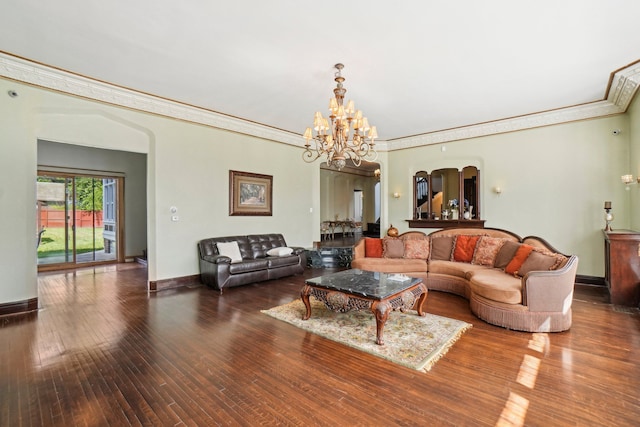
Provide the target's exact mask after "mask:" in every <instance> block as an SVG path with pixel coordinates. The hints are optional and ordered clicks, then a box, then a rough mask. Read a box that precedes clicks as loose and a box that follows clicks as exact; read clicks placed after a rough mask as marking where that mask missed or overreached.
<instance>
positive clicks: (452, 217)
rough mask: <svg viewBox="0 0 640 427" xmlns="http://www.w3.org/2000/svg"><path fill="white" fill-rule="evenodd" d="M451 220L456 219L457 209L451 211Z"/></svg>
mask: <svg viewBox="0 0 640 427" xmlns="http://www.w3.org/2000/svg"><path fill="white" fill-rule="evenodd" d="M451 219H454V220H455V219H458V209H451Z"/></svg>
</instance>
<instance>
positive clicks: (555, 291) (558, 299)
mask: <svg viewBox="0 0 640 427" xmlns="http://www.w3.org/2000/svg"><path fill="white" fill-rule="evenodd" d="M577 270H578V257H577V256H575V255H572V256H571V257H570V258H569V261H567V263H566V264H565V265H564V266H563V267H562V268H560V269H558V270H552V271H531V272H529V273H528V274H527V275H526V276H525V277H524V278H523V279H522V299H523V301H522V303H523V304H524V305H526V306H528V307H529V311H536V312H539V311H550V312H563V313H566V312H567V311H568V310H569V308H571V303H572V301H573V288H574V285H575V281H576V273H577Z"/></svg>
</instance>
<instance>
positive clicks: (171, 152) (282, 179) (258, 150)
mask: <svg viewBox="0 0 640 427" xmlns="http://www.w3.org/2000/svg"><path fill="white" fill-rule="evenodd" d="M9 89H13V90H16V91H17V92H18V93H19V96H18V97H17V98H10V97H8V96H6V95H3V96H1V97H0V149H1V153H2V155H0V175H1V177H2V180H1V183H0V204H1V205H2V206H11V207H12V209H7V210H6V211H5V215H4V217H3V221H1V222H0V223H1V224H2V235H3V243H2V244H1V245H0V257H1V260H2V262H1V263H0V277H1V278H2V279H1V280H0V303H6V302H14V301H23V300H26V299H30V298H34V297H36V296H37V286H36V271H37V267H36V225H35V224H36V211H35V182H36V170H37V154H36V153H37V151H36V147H37V140H38V139H46V140H49V141H55V142H65V143H71V144H79V145H87V146H92V147H99V148H110V149H118V150H125V151H126V150H130V151H135V152H145V153H147V215H148V217H147V240H148V241H147V244H148V249H149V251H148V256H149V279H150V280H162V279H169V278H175V277H182V276H189V275H193V274H197V273H198V262H197V250H196V242H197V241H198V240H199V239H202V238H205V237H211V236H225V235H233V234H242V233H275V232H280V233H283V234H284V236H285V238H286V239H287V242H288V243H289V244H290V245H297V246H310V244H311V242H312V241H314V240H319V236H320V230H319V227H314V226H312V224H314V225H315V224H319V222H320V215H319V211H320V208H319V170H318V166H317V164H307V163H305V162H303V161H302V160H301V154H302V150H301V149H299V148H297V147H292V146H289V145H285V144H281V143H275V142H271V141H266V140H263V139H259V138H255V137H249V136H244V135H239V134H235V133H231V132H227V131H221V130H218V129H213V128H210V127H205V126H201V125H195V124H191V123H187V122H183V121H178V120H173V119H167V118H162V117H158V116H153V115H150V114H144V113H139V112H135V111H130V110H127V109H123V108H116V107H112V106H108V105H103V104H100V103H97V102H90V101H86V100H82V99H79V98H75V97H72V96H67V95H63V94H58V93H54V92H50V91H46V90H42V89H38V88H34V87H30V86H27V85H22V84H18V83H15V82H12V81H8V80H4V79H0V93H3V94H6V93H7V91H8V90H9ZM230 169H234V170H240V171H247V172H254V173H261V174H267V175H272V176H273V191H274V193H273V196H274V197H273V216H269V217H241V216H240V217H230V216H229V215H228V212H229V210H228V209H229V208H228V185H229V184H228V173H229V170H230ZM171 206H176V207H177V208H178V215H179V217H180V221H178V222H172V221H171V213H170V211H169V208H170V207H171ZM310 210H312V212H310Z"/></svg>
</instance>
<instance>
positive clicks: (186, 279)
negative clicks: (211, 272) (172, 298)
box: [148, 274, 200, 292]
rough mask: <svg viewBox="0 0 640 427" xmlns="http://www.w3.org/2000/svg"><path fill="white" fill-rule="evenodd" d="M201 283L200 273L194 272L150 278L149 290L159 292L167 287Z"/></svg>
mask: <svg viewBox="0 0 640 427" xmlns="http://www.w3.org/2000/svg"><path fill="white" fill-rule="evenodd" d="M199 283H200V275H199V274H193V275H191V276H183V277H174V278H171V279H162V280H150V281H149V286H148V288H149V291H151V292H159V291H164V290H167V289H175V288H180V287H182V286H188V285H194V284H199Z"/></svg>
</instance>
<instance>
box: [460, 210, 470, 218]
mask: <svg viewBox="0 0 640 427" xmlns="http://www.w3.org/2000/svg"><path fill="white" fill-rule="evenodd" d="M462 217H463V218H464V219H471V213H469V211H466V212H465V213H463V214H462Z"/></svg>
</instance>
